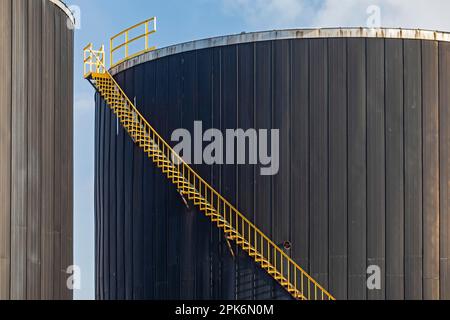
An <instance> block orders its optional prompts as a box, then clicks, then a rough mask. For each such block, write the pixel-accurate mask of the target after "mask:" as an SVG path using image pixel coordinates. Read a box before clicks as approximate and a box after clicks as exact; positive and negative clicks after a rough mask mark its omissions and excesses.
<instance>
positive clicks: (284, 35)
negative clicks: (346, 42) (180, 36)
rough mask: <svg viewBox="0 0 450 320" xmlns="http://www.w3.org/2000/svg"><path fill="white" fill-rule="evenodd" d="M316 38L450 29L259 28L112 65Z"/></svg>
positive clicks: (448, 35) (449, 35)
mask: <svg viewBox="0 0 450 320" xmlns="http://www.w3.org/2000/svg"><path fill="white" fill-rule="evenodd" d="M317 38H384V39H412V40H414V39H416V40H432V41H442V42H450V32H441V31H432V30H422V29H401V28H373V29H371V28H362V27H360V28H315V29H286V30H271V31H260V32H250V33H246V32H242V33H240V34H234V35H226V36H219V37H213V38H206V39H202V40H194V41H189V42H185V43H180V44H175V45H171V46H168V47H165V48H161V49H157V50H154V51H150V52H146V53H143V54H141V55H139V56H136V57H133V58H130V59H128V60H126V61H124V62H122V63H120V64H119V65H117V66H114V67H113V68H111V70H110V72H111V74H113V75H115V74H117V73H119V72H121V71H124V70H127V69H129V68H132V67H134V66H136V65H139V64H142V63H145V62H148V61H152V60H156V59H159V58H163V57H166V56H170V55H174V54H178V53H183V52H188V51H194V50H201V49H207V48H213V47H221V46H226V45H233V44H242V43H250V42H261V41H271V40H288V39H317Z"/></svg>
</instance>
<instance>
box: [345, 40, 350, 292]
mask: <svg viewBox="0 0 450 320" xmlns="http://www.w3.org/2000/svg"><path fill="white" fill-rule="evenodd" d="M348 47H349V41H348V39H345V54H346V57H345V76H346V90H345V93H346V114H347V115H346V148H347V150H346V161H345V162H346V166H347V168H346V171H347V172H346V179H347V185H346V208H347V210H346V211H347V214H346V220H347V225H346V229H347V232H346V233H347V235H346V240H347V254H346V257H347V262H346V268H347V276H346V278H347V280H346V282H347V283H346V297H347V299H348V296H349V284H350V274H349V252H348V251H349V250H348V248H349V210H348V209H349V208H348V204H349V183H348V182H349V170H348V169H349V154H348V151H349V150H348V149H349V131H350V130H349V129H350V128H349V125H350V122H349V112H348V109H349V89H350V86H349V50H348Z"/></svg>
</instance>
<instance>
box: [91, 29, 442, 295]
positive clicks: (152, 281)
mask: <svg viewBox="0 0 450 320" xmlns="http://www.w3.org/2000/svg"><path fill="white" fill-rule="evenodd" d="M449 40H450V35H449V34H446V33H440V32H431V31H421V30H400V29H377V30H373V29H313V30H300V29H299V30H280V31H270V32H259V33H249V34H240V35H234V36H225V37H218V38H213V39H207V40H201V41H193V42H189V43H185V44H180V45H175V46H172V47H168V48H164V49H161V50H157V51H154V52H150V53H146V54H143V55H140V56H138V57H135V58H133V59H130V60H128V61H125V62H123V63H122V64H120V65H119V66H117V67H115V68H113V69H112V70H111V71H112V73H113V75H115V78H116V79H117V81H118V83H119V84H120V85H121V86H122V88H123V89H124V90H125V92H126V93H127V95H128V96H129V97H130V99H132V100H133V99H135V101H136V106H137V107H138V108H139V109H140V111H141V112H142V113H143V115H144V116H145V117H146V119H147V120H148V121H149V123H150V124H151V125H152V126H153V127H154V128H155V129H156V130H157V131H158V132H159V133H160V134H161V135H162V137H163V138H164V139H166V140H167V141H170V137H171V134H172V132H173V131H174V130H175V129H178V128H185V129H188V130H189V131H190V132H191V133H193V126H194V121H196V120H199V121H202V122H203V127H204V128H205V129H208V128H217V129H220V130H222V131H224V130H225V129H236V128H242V129H248V128H256V129H272V128H273V129H279V130H280V170H279V172H278V174H277V175H274V176H261V175H260V174H259V170H257V167H255V166H251V165H240V166H235V165H223V166H217V165H214V166H207V165H196V166H194V167H195V168H196V170H198V172H199V173H200V175H201V176H202V177H203V178H204V179H205V180H206V181H208V182H209V183H211V185H212V186H213V187H214V188H215V189H216V190H218V191H219V192H221V193H222V195H223V196H224V197H225V198H227V199H228V200H229V201H230V202H231V203H233V204H235V205H236V207H237V208H238V209H239V210H240V211H241V212H242V213H244V214H246V215H247V218H249V219H250V220H251V221H253V222H254V223H255V224H256V226H258V227H259V228H260V229H261V230H262V231H263V232H265V233H266V234H267V235H268V236H269V237H270V238H271V239H272V240H273V241H274V242H275V243H280V244H283V243H284V242H286V241H288V242H290V244H291V248H290V250H289V254H290V255H291V257H292V258H293V259H294V260H295V261H296V262H298V263H299V264H300V266H302V267H303V268H304V269H305V270H306V271H308V272H309V273H310V274H311V276H312V277H313V278H314V279H316V280H318V282H319V283H320V284H322V285H323V286H324V287H325V288H327V289H328V291H329V292H330V293H331V294H332V295H334V296H335V297H336V298H337V299H450V264H449V262H448V258H449V254H450V246H449V245H450V238H449V233H450V219H449V209H450V208H449V205H450V203H449V199H450V190H449V185H450V184H449V182H450V90H449V88H450V43H449ZM172 146H173V143H172ZM95 159H96V167H95V168H96V171H95V172H96V175H95V182H96V185H95V199H96V253H97V254H96V257H97V260H96V288H97V292H96V294H97V297H98V298H100V299H124V298H126V299H164V298H170V299H270V298H281V299H286V298H289V296H288V295H287V294H286V293H285V292H284V291H283V290H282V289H281V288H279V287H278V285H276V284H275V283H274V282H273V281H272V279H271V278H270V277H268V276H267V275H266V274H265V273H264V272H263V271H261V270H260V269H258V267H257V266H255V264H254V263H253V262H252V261H251V260H250V259H249V258H248V257H247V256H246V255H245V254H244V253H242V252H240V251H236V252H235V253H236V256H235V257H233V255H232V254H231V251H230V250H229V248H228V246H227V244H226V241H225V238H224V237H223V235H222V234H220V232H219V231H218V230H217V229H216V227H215V226H213V225H211V224H210V222H209V221H208V220H207V219H206V218H205V217H204V216H203V215H202V214H200V213H199V212H197V211H196V210H194V209H192V206H190V207H189V208H187V207H186V206H185V204H184V203H183V199H182V198H181V197H180V195H179V194H178V193H177V192H176V190H175V188H174V187H173V186H172V185H171V184H170V182H169V181H168V180H167V179H166V178H165V177H164V176H163V175H162V174H161V172H160V170H159V169H157V168H155V166H154V165H153V163H152V162H151V160H150V159H148V158H147V157H146V156H144V153H143V152H142V151H141V149H139V148H138V147H137V146H135V145H134V144H133V142H132V140H131V139H130V137H129V136H128V135H127V134H126V133H125V132H124V130H123V129H122V128H121V127H118V124H117V121H116V118H115V115H114V114H112V113H111V111H110V109H109V108H107V107H106V105H105V102H104V101H102V100H101V99H100V98H99V96H98V95H97V99H96V157H95ZM233 249H235V248H234V247H233ZM371 266H375V267H379V269H380V271H381V273H380V276H381V288H380V289H379V290H369V288H368V287H367V284H366V280H367V270H368V268H369V267H371ZM369 270H371V268H369Z"/></svg>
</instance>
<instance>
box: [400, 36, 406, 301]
mask: <svg viewBox="0 0 450 320" xmlns="http://www.w3.org/2000/svg"><path fill="white" fill-rule="evenodd" d="M401 43H402V120H403V127H402V150H403V159H402V161H403V165H402V167H403V188H402V189H403V194H402V197H403V221H402V222H403V226H402V227H403V300H404V299H405V298H406V276H407V275H406V226H405V222H406V143H405V142H406V141H405V140H406V139H405V137H406V134H405V133H406V132H405V129H406V116H405V109H406V108H405V80H406V79H405V40H404V39H402V40H401Z"/></svg>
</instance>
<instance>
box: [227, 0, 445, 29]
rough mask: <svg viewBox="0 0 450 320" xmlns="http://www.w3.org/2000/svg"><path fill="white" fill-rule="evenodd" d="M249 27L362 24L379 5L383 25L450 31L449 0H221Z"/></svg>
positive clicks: (228, 9)
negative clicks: (368, 11)
mask: <svg viewBox="0 0 450 320" xmlns="http://www.w3.org/2000/svg"><path fill="white" fill-rule="evenodd" d="M222 1H223V3H224V8H225V9H226V12H228V13H230V14H233V15H237V16H239V17H241V18H242V19H244V21H245V22H246V24H247V25H248V26H249V28H253V29H274V28H294V27H350V26H358V27H365V26H366V23H367V19H368V14H367V13H366V11H367V8H368V7H369V6H371V5H377V6H379V7H380V9H381V25H382V26H383V27H395V28H397V27H401V28H413V29H415V28H420V29H430V30H441V31H450V19H448V12H450V1H448V0H428V1H424V0H322V1H313V0H222Z"/></svg>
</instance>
